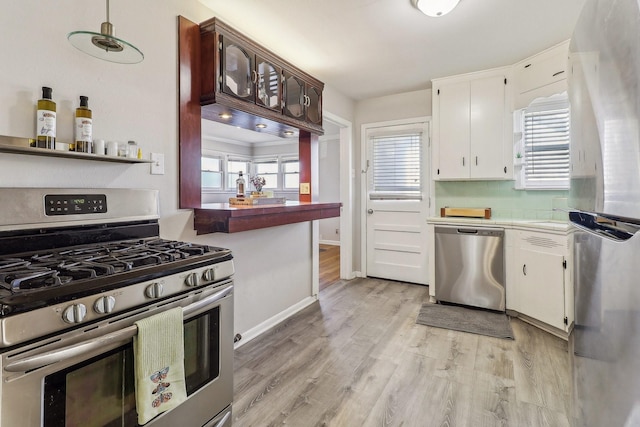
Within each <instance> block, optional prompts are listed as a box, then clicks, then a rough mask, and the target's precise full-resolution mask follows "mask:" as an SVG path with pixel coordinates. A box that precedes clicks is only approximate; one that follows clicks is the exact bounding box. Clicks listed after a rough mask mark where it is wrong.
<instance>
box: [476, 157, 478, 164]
mask: <svg viewBox="0 0 640 427" xmlns="http://www.w3.org/2000/svg"><path fill="white" fill-rule="evenodd" d="M476 166H478V156H476Z"/></svg>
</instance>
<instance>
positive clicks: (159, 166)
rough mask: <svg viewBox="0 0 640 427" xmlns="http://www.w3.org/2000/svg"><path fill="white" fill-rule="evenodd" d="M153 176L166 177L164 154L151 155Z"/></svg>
mask: <svg viewBox="0 0 640 427" xmlns="http://www.w3.org/2000/svg"><path fill="white" fill-rule="evenodd" d="M151 175H164V154H162V153H151Z"/></svg>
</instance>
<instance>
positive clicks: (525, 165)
mask: <svg viewBox="0 0 640 427" xmlns="http://www.w3.org/2000/svg"><path fill="white" fill-rule="evenodd" d="M554 111H557V112H560V114H563V115H566V117H564V118H562V120H563V121H562V122H560V123H559V125H560V126H564V127H565V131H564V132H562V133H561V134H560V137H559V138H558V139H557V140H556V143H555V144H553V145H552V146H551V147H552V149H551V150H547V151H549V152H551V153H552V155H553V156H554V159H553V160H556V162H557V161H560V162H562V163H561V165H562V166H563V168H562V171H561V172H558V173H556V174H555V175H554V176H551V177H550V178H547V179H545V178H543V177H541V176H538V175H531V174H530V173H529V172H528V171H529V170H531V166H530V163H531V162H534V161H535V160H534V159H533V158H532V156H531V155H530V154H529V153H531V152H532V151H535V150H531V149H530V146H531V144H532V143H530V142H528V138H529V137H531V138H536V135H533V136H531V134H530V133H528V132H527V129H528V127H527V118H528V116H531V115H533V114H543V115H544V114H547V115H548V116H552V114H553V113H552V112H554ZM549 118H551V117H549ZM542 120H543V121H544V120H545V118H542ZM516 122H517V124H518V125H519V126H520V130H521V132H520V140H519V141H518V143H517V146H516V159H515V164H516V166H519V167H520V168H521V170H520V173H519V174H517V175H516V189H520V190H551V191H554V190H555V191H557V190H568V189H569V186H570V172H571V164H570V154H571V108H570V105H569V99H568V97H567V95H566V93H564V94H560V95H556V96H553V97H550V98H545V99H542V100H539V101H535V102H533V103H532V104H530V105H529V106H528V107H525V108H522V109H520V110H518V111H517V117H516ZM543 125H544V123H543ZM548 129H549V123H547V130H546V131H544V132H541V133H540V134H541V135H539V136H538V137H542V138H545V137H546V136H545V135H544V133H547V134H549V132H548ZM556 133H557V132H556ZM564 140H566V142H562V141H564ZM533 144H535V142H533ZM541 145H542V144H541ZM563 146H566V148H563ZM563 151H566V153H562V152H563ZM518 155H519V156H520V157H518ZM553 160H552V161H553ZM546 166H548V164H547V165H546ZM533 167H535V166H533ZM563 175H564V176H563Z"/></svg>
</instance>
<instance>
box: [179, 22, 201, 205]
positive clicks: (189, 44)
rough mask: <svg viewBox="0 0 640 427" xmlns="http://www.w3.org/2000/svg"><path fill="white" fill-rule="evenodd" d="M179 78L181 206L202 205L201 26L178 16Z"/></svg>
mask: <svg viewBox="0 0 640 427" xmlns="http://www.w3.org/2000/svg"><path fill="white" fill-rule="evenodd" d="M178 36H179V43H178V58H179V64H178V82H179V89H180V90H179V110H178V134H179V156H180V158H179V164H180V171H179V174H180V175H179V176H180V178H179V183H180V188H179V191H180V208H181V209H185V208H195V207H199V206H200V204H201V202H202V192H201V182H200V180H201V175H200V170H201V167H200V158H201V143H202V142H201V134H202V129H201V127H202V125H201V121H200V117H201V111H200V102H199V100H200V84H199V83H198V82H200V53H199V52H200V27H199V26H198V24H196V23H195V22H191V21H189V20H188V19H186V18H184V17H182V16H178Z"/></svg>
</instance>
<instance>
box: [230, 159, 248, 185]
mask: <svg viewBox="0 0 640 427" xmlns="http://www.w3.org/2000/svg"><path fill="white" fill-rule="evenodd" d="M249 165H250V162H249V160H243V159H238V158H231V157H230V158H229V159H227V188H228V189H234V188H236V179H238V176H239V173H240V172H242V175H243V176H244V177H245V182H247V176H248V175H249Z"/></svg>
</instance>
